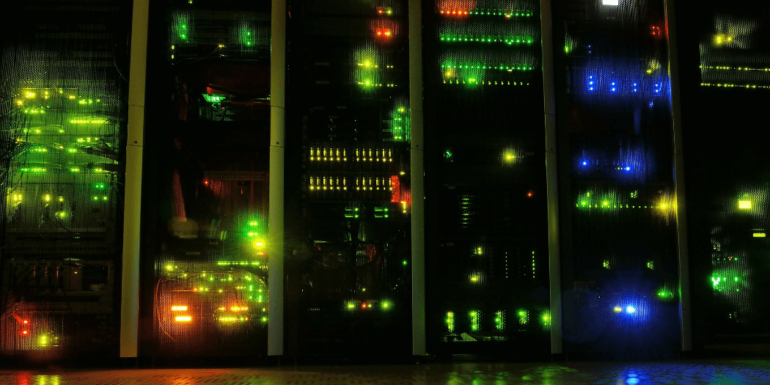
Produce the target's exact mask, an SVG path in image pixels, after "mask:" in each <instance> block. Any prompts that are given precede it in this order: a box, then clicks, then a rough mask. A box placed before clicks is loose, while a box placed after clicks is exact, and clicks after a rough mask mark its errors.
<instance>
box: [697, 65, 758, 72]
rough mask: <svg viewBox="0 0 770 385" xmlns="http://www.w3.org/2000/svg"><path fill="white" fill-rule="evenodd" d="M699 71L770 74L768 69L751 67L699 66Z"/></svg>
mask: <svg viewBox="0 0 770 385" xmlns="http://www.w3.org/2000/svg"><path fill="white" fill-rule="evenodd" d="M700 68H701V69H708V70H718V71H756V72H770V68H751V67H731V66H703V65H701V66H700Z"/></svg>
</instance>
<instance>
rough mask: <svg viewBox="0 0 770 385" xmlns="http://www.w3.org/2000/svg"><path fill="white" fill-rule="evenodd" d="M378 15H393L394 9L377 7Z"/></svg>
mask: <svg viewBox="0 0 770 385" xmlns="http://www.w3.org/2000/svg"><path fill="white" fill-rule="evenodd" d="M377 14H378V15H392V14H393V8H390V7H377Z"/></svg>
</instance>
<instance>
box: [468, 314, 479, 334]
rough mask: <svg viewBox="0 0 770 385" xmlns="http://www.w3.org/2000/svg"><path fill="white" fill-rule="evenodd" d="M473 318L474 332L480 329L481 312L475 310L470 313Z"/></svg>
mask: <svg viewBox="0 0 770 385" xmlns="http://www.w3.org/2000/svg"><path fill="white" fill-rule="evenodd" d="M468 315H469V316H470V318H471V330H472V331H474V332H477V331H479V325H480V323H479V312H478V311H476V310H474V311H471V312H470V313H469V314H468Z"/></svg>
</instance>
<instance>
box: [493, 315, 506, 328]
mask: <svg viewBox="0 0 770 385" xmlns="http://www.w3.org/2000/svg"><path fill="white" fill-rule="evenodd" d="M495 329H496V330H497V331H503V330H505V317H504V314H503V312H502V311H498V312H495Z"/></svg>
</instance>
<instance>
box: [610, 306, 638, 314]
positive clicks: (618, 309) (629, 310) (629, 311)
mask: <svg viewBox="0 0 770 385" xmlns="http://www.w3.org/2000/svg"><path fill="white" fill-rule="evenodd" d="M623 310H624V309H623V308H622V307H620V306H615V307H614V308H613V309H612V311H614V312H615V313H623ZM625 313H626V314H636V307H634V306H630V305H629V306H626V308H625Z"/></svg>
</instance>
